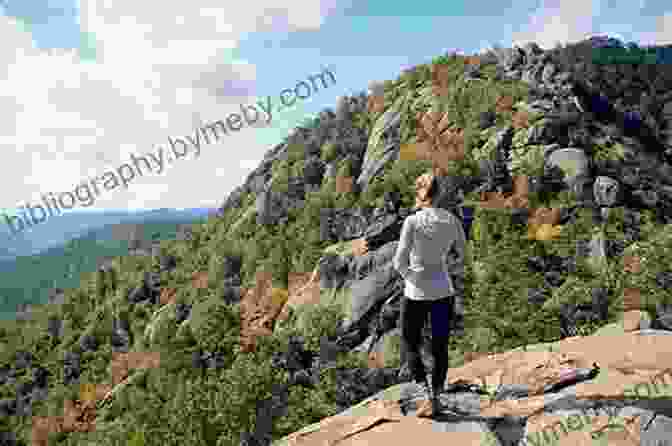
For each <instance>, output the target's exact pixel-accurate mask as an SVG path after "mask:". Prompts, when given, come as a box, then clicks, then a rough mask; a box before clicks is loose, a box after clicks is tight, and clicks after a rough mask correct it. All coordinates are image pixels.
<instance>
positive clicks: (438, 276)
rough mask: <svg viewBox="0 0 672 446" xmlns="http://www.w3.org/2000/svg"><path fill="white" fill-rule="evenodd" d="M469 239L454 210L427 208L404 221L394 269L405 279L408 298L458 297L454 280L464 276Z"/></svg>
mask: <svg viewBox="0 0 672 446" xmlns="http://www.w3.org/2000/svg"><path fill="white" fill-rule="evenodd" d="M465 249H466V237H465V234H464V229H463V227H462V222H461V221H460V219H459V218H458V217H457V216H455V214H453V213H452V212H450V211H447V210H445V209H440V208H425V209H423V210H421V211H419V212H417V213H416V214H414V215H411V216H409V217H407V218H406V220H404V224H403V226H402V229H401V237H400V239H399V245H398V246H397V252H396V253H395V256H394V259H393V263H392V264H393V266H394V268H395V269H396V270H397V271H399V274H401V276H402V277H403V278H404V279H405V281H406V287H405V295H406V297H408V298H409V299H415V300H436V299H441V298H443V297H447V296H451V295H454V294H455V291H456V290H455V286H454V283H453V280H452V277H455V276H457V275H459V276H461V277H464V256H465Z"/></svg>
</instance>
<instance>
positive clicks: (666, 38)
mask: <svg viewBox="0 0 672 446" xmlns="http://www.w3.org/2000/svg"><path fill="white" fill-rule="evenodd" d="M639 40H641V42H642V43H644V44H658V45H663V44H667V45H670V44H672V12H669V13H667V14H664V15H662V16H659V17H656V23H655V30H654V31H653V32H647V33H641V34H639Z"/></svg>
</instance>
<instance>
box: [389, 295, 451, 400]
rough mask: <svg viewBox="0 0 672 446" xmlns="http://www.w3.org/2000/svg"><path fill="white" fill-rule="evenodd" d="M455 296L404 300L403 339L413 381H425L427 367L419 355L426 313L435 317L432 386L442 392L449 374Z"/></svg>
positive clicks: (433, 318) (433, 324)
mask: <svg viewBox="0 0 672 446" xmlns="http://www.w3.org/2000/svg"><path fill="white" fill-rule="evenodd" d="M454 304H455V297H454V296H449V297H445V298H442V299H438V300H433V301H425V300H412V299H409V298H408V297H404V298H403V299H402V301H401V338H402V342H403V349H404V350H405V354H406V357H405V358H403V354H402V359H406V360H407V361H408V365H409V367H410V371H411V373H412V376H413V379H414V380H415V382H417V383H423V382H425V379H426V372H425V366H424V364H423V362H422V357H421V356H420V347H421V345H422V329H423V328H424V326H425V321H426V320H427V313H430V314H431V317H432V355H433V356H434V370H433V373H432V386H433V388H434V389H443V388H444V385H445V382H446V375H447V374H448V338H449V335H450V323H451V321H452V320H453V315H454V314H453V313H454V311H455V305H454Z"/></svg>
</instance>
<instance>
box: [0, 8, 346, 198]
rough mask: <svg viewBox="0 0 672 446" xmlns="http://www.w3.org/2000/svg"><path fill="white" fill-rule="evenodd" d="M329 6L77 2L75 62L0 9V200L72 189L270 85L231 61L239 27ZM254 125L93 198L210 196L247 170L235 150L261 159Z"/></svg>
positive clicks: (301, 19)
mask: <svg viewBox="0 0 672 446" xmlns="http://www.w3.org/2000/svg"><path fill="white" fill-rule="evenodd" d="M333 4H334V0H323V1H321V2H320V1H317V2H315V1H311V0H285V1H283V2H281V1H279V0H266V1H264V0H262V1H258V2H250V3H249V4H246V7H245V8H241V7H240V3H239V2H232V1H226V0H225V1H222V0H194V1H192V2H190V3H189V7H188V8H185V7H184V4H182V3H180V2H163V3H161V5H157V4H156V3H153V2H138V1H131V0H115V1H113V2H111V1H103V0H88V1H86V2H83V1H82V2H80V11H79V12H80V16H79V17H78V21H79V23H80V24H81V28H82V31H83V32H90V33H93V35H94V36H95V41H96V45H95V47H96V61H95V62H94V63H91V62H88V63H81V62H80V61H79V59H78V58H77V53H76V50H49V51H45V50H42V49H39V48H37V47H36V45H35V44H34V42H33V41H32V37H31V35H30V33H29V32H27V31H26V30H25V27H24V26H23V25H22V24H21V23H18V22H17V21H16V20H14V19H12V18H9V17H0V42H1V43H0V91H3V92H5V93H4V94H5V96H2V97H0V115H2V116H3V120H2V121H0V145H1V146H2V147H0V148H1V149H2V151H3V154H4V155H3V156H4V162H3V165H4V166H5V169H4V171H3V173H4V175H3V186H4V187H2V188H1V189H0V191H1V192H0V206H1V207H5V208H14V207H15V206H17V205H20V204H23V203H24V201H26V200H28V201H32V200H35V199H37V198H39V196H40V195H41V194H43V193H46V192H49V191H58V192H61V191H72V190H73V189H74V188H75V187H76V186H77V184H79V183H80V182H82V181H85V180H87V179H89V178H91V177H93V176H94V175H95V176H99V175H102V174H103V173H105V171H107V170H109V169H114V168H116V167H117V166H119V165H120V164H121V163H124V162H127V161H128V154H129V153H136V154H144V153H147V152H150V151H152V150H154V147H156V146H157V145H165V144H167V138H168V136H171V137H179V136H181V135H185V134H191V133H192V132H193V129H194V127H195V126H197V125H198V123H203V122H212V121H217V120H219V119H223V118H225V117H226V116H227V115H228V114H229V113H231V112H235V111H238V110H239V104H241V103H242V104H249V103H254V102H256V100H257V99H256V97H255V95H257V94H263V95H266V94H269V93H270V94H272V92H256V91H255V90H256V88H255V81H256V77H257V73H256V70H255V66H254V65H252V64H250V63H248V62H247V61H244V60H236V59H234V58H233V57H231V56H230V54H231V50H232V49H235V48H236V46H237V44H238V41H239V40H240V39H242V38H244V37H245V35H246V34H248V33H251V32H255V31H260V30H267V29H268V27H271V28H272V29H273V30H277V29H279V28H278V27H279V26H280V27H284V28H285V30H287V29H315V28H318V27H319V26H320V25H321V24H322V22H323V20H324V16H325V14H326V13H327V12H328V11H329V10H330V8H332V7H333ZM269 15H270V16H272V18H278V17H279V18H280V19H281V20H279V21H278V20H271V21H270V24H268V21H265V20H263V18H264V17H267V16H269ZM265 22H266V23H265ZM278 23H280V25H278ZM297 74H298V75H303V74H304V73H297ZM7 92H11V93H7ZM256 127H264V125H263V124H262V123H258V124H257V125H256ZM254 133H255V132H254V129H249V128H247V126H245V127H243V129H242V130H241V131H240V132H239V133H238V134H235V135H229V136H225V137H224V138H223V139H220V142H219V143H215V144H211V145H208V146H204V147H202V149H201V150H202V151H201V156H200V157H199V158H196V159H194V158H193V157H187V158H185V159H182V160H181V161H180V162H179V163H178V162H175V163H173V164H172V165H171V166H170V167H168V168H167V169H166V170H167V171H168V173H167V174H165V175H164V174H162V175H155V176H151V175H145V176H144V177H142V178H136V179H135V180H134V182H133V184H132V185H130V186H129V188H128V190H124V189H123V188H121V187H120V188H118V189H115V190H113V191H109V192H103V193H102V194H101V195H100V196H99V197H98V199H97V201H96V204H95V205H96V207H105V208H108V207H109V208H125V207H134V208H138V207H144V206H146V207H169V206H170V207H185V208H186V207H194V206H204V205H205V204H204V202H207V203H210V204H212V205H214V206H218V205H219V204H220V203H221V201H222V200H223V199H224V198H225V197H226V195H227V194H228V192H229V191H230V190H231V189H232V188H233V187H235V186H236V185H238V184H240V182H241V181H242V180H243V179H244V176H245V174H246V173H247V168H246V167H243V166H240V167H239V165H240V164H241V162H240V159H241V158H245V159H261V158H262V157H263V154H264V152H265V151H266V150H268V148H269V147H268V146H267V145H260V144H258V143H255V134H254ZM243 148H244V149H243ZM9 166H11V168H9ZM246 166H247V165H246ZM216 168H226V169H227V172H228V173H227V175H226V176H224V177H223V176H219V175H217V174H216V170H215V169H216ZM20 185H22V186H20Z"/></svg>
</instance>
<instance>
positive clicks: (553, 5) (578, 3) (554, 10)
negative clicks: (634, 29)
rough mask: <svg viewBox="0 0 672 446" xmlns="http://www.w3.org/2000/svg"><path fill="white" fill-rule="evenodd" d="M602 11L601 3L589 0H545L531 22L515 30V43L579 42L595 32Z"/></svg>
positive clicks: (547, 47)
mask: <svg viewBox="0 0 672 446" xmlns="http://www.w3.org/2000/svg"><path fill="white" fill-rule="evenodd" d="M599 11H600V5H599V2H592V1H590V0H552V1H548V0H544V1H542V6H540V7H539V8H538V9H537V10H536V11H535V12H534V13H533V14H532V16H531V18H530V21H529V23H528V24H527V25H526V26H525V27H524V28H523V29H522V30H519V31H514V32H513V33H512V38H511V40H512V42H513V43H514V44H515V45H524V44H525V43H528V42H536V43H537V44H539V46H540V47H542V48H546V49H549V48H553V47H554V46H555V44H556V42H561V43H563V44H564V43H570V42H576V41H579V40H582V39H585V38H586V37H588V36H590V35H591V34H592V33H593V32H594V28H595V27H594V17H597V16H598V15H599Z"/></svg>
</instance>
